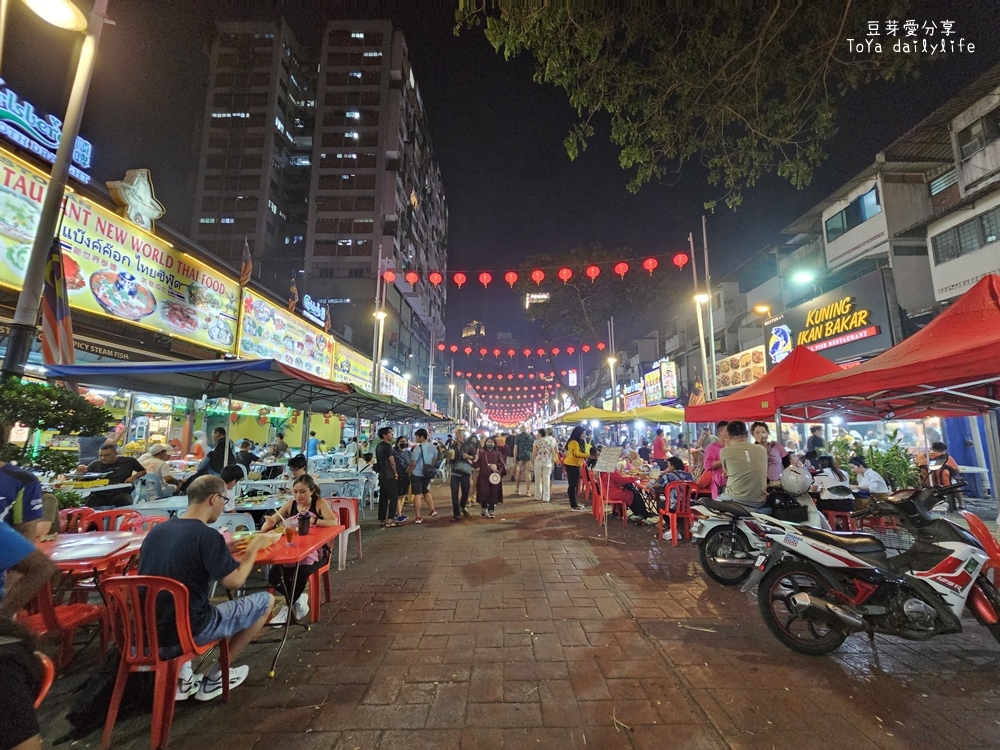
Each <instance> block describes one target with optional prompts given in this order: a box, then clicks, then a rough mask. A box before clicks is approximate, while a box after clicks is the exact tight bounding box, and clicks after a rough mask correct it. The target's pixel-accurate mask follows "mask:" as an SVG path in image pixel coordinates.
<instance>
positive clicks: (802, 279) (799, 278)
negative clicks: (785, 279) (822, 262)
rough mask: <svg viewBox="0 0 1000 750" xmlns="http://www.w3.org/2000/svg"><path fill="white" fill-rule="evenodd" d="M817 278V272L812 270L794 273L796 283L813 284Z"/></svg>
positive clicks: (793, 277) (793, 278)
mask: <svg viewBox="0 0 1000 750" xmlns="http://www.w3.org/2000/svg"><path fill="white" fill-rule="evenodd" d="M815 280H816V274H815V273H813V272H812V271H806V270H802V271H796V272H795V273H793V274H792V281H794V282H795V283H796V284H802V285H805V284H812V283H813V282H814V281H815Z"/></svg>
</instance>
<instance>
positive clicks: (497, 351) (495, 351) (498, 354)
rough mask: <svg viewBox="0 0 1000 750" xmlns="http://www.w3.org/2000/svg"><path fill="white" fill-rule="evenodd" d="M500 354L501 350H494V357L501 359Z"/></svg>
mask: <svg viewBox="0 0 1000 750" xmlns="http://www.w3.org/2000/svg"><path fill="white" fill-rule="evenodd" d="M500 354H501V352H500V350H499V349H494V350H493V356H494V357H499V356H500Z"/></svg>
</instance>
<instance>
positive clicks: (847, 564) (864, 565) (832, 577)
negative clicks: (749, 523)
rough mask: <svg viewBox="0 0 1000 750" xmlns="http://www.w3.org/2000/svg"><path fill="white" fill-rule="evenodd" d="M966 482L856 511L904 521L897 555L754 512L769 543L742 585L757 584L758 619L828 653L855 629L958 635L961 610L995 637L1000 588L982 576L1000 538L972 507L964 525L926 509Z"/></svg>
mask: <svg viewBox="0 0 1000 750" xmlns="http://www.w3.org/2000/svg"><path fill="white" fill-rule="evenodd" d="M962 486H964V484H957V485H952V486H949V487H940V488H931V489H922V490H906V491H902V492H897V493H895V494H893V495H892V496H891V497H889V499H888V500H883V501H879V500H875V499H872V501H871V506H870V507H869V508H868V509H866V510H864V511H861V512H858V513H855V514H854V516H855V517H857V518H861V517H865V516H872V517H876V518H879V517H884V518H896V519H898V520H899V521H900V523H901V524H902V526H903V528H904V529H905V530H907V531H909V532H910V533H911V534H912V535H913V536H914V542H913V543H912V544H911V546H910V547H909V549H907V550H906V551H905V552H903V553H901V554H899V555H897V556H895V557H888V556H887V554H886V547H885V545H884V544H883V542H882V540H880V539H879V538H878V537H877V536H875V535H874V534H865V533H839V532H832V531H823V530H821V529H814V528H810V527H807V526H796V525H794V524H790V523H785V522H782V521H776V520H773V519H768V518H767V517H766V516H756V518H757V520H758V521H759V522H760V524H761V525H763V526H765V527H766V529H765V531H766V536H767V538H768V540H769V542H770V547H769V549H768V552H767V553H766V554H761V555H759V556H758V557H757V559H756V565H757V568H756V570H755V571H754V575H753V576H751V578H750V579H749V580H748V581H747V583H746V585H744V587H743V590H744V591H748V590H750V589H751V588H752V587H753V586H755V585H756V586H757V599H758V605H759V606H760V613H761V615H762V616H763V618H764V623H765V624H766V625H767V627H768V629H769V630H770V631H771V632H772V633H773V634H774V636H775V637H776V638H777V639H778V640H779V641H781V643H783V644H784V645H785V646H788V648H790V649H792V650H793V651H798V652H799V653H802V654H812V655H822V654H828V653H830V652H831V651H834V650H836V649H837V648H839V647H840V645H841V644H842V643H843V642H844V640H845V639H846V638H847V636H848V635H849V634H851V633H858V632H866V633H869V634H874V633H885V634H889V635H896V636H899V637H902V638H907V639H910V640H919V641H922V640H927V639H930V638H933V637H934V636H937V635H945V634H947V633H958V632H960V631H961V630H962V624H961V617H962V613H963V612H964V610H965V609H966V608H968V609H969V610H971V612H972V614H973V615H974V616H975V617H976V619H977V620H978V621H979V622H980V623H981V624H982V625H984V626H985V627H986V628H988V629H989V631H990V633H992V635H993V637H994V638H996V639H997V641H1000V594H998V592H997V590H996V588H994V586H993V585H992V583H991V582H990V580H989V578H988V577H987V575H986V574H987V573H988V572H989V571H990V569H991V568H996V569H1000V546H998V545H997V542H996V540H994V539H993V538H992V537H991V536H990V535H989V531H988V530H987V529H986V526H985V525H984V524H983V523H982V522H981V521H979V519H977V518H975V516H971V514H966V518H968V519H969V521H970V528H971V532H970V531H966V530H965V529H963V528H962V527H960V526H958V525H957V524H955V523H953V522H951V521H948V520H947V519H944V518H935V517H933V516H931V515H930V513H929V512H928V510H929V509H930V508H932V507H933V506H934V505H935V504H936V503H937V502H939V501H940V500H941V498H942V497H943V496H944V495H945V494H946V493H948V492H953V491H957V490H958V489H960V488H961V487H962ZM970 516H971V517H970Z"/></svg>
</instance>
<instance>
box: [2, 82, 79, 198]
mask: <svg viewBox="0 0 1000 750" xmlns="http://www.w3.org/2000/svg"><path fill="white" fill-rule="evenodd" d="M0 135H3V136H4V137H5V138H7V139H8V140H10V141H13V142H14V143H16V144H17V145H18V146H20V147H21V148H23V149H25V150H27V151H30V152H31V153H33V154H35V156H38V157H41V158H42V159H44V160H45V161H47V162H49V163H52V162H54V161H55V160H56V155H55V151H56V150H57V149H58V148H59V141H60V140H61V139H62V122H61V121H60V120H59V119H58V118H56V117H55V116H54V115H47V114H44V113H42V112H38V111H36V110H35V108H34V106H32V104H31V102H27V101H25V100H24V99H22V98H21V97H19V96H18V95H17V94H15V93H14V91H13V90H12V89H11V88H10V87H9V86H7V83H6V82H5V81H4V80H3V79H2V78H0ZM93 153H94V147H93V146H92V145H91V143H90V141H86V140H84V139H83V138H80V137H77V139H76V143H75V144H74V145H73V162H74V163H75V164H78V165H79V166H80V167H82V168H83V169H90V164H91V159H92V157H93ZM69 173H70V175H72V177H73V178H74V179H77V180H79V181H80V182H82V183H85V184H86V183H89V182H90V175H88V174H86V173H85V172H83V171H81V170H80V169H78V168H77V167H75V166H73V165H72V164H71V165H70V168H69Z"/></svg>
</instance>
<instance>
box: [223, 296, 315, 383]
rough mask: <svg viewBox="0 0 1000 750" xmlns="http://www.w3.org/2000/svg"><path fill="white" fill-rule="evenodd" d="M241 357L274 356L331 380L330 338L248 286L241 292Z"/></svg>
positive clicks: (264, 357)
mask: <svg viewBox="0 0 1000 750" xmlns="http://www.w3.org/2000/svg"><path fill="white" fill-rule="evenodd" d="M239 348H240V351H239V353H240V356H241V357H247V358H250V359H275V360H278V361H279V362H283V363H285V364H286V365H291V366H292V367H295V368H296V369H299V370H302V371H303V372H308V373H310V374H312V375H319V376H320V377H323V378H326V379H327V380H330V376H331V374H332V372H333V350H334V345H333V339H332V338H331V337H330V335H329V334H326V333H323V331H322V330H321V329H319V328H317V327H315V326H312V325H309V324H308V323H306V322H305V321H304V320H302V319H301V318H298V317H296V316H295V315H293V314H292V313H289V312H288V311H287V310H285V309H284V308H283V307H279V306H278V305H275V304H274V303H272V302H269V301H268V300H266V299H264V298H263V297H261V296H260V295H259V294H257V293H256V292H252V291H250V290H249V289H245V290H244V291H243V323H242V326H241V329H240V347H239Z"/></svg>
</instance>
